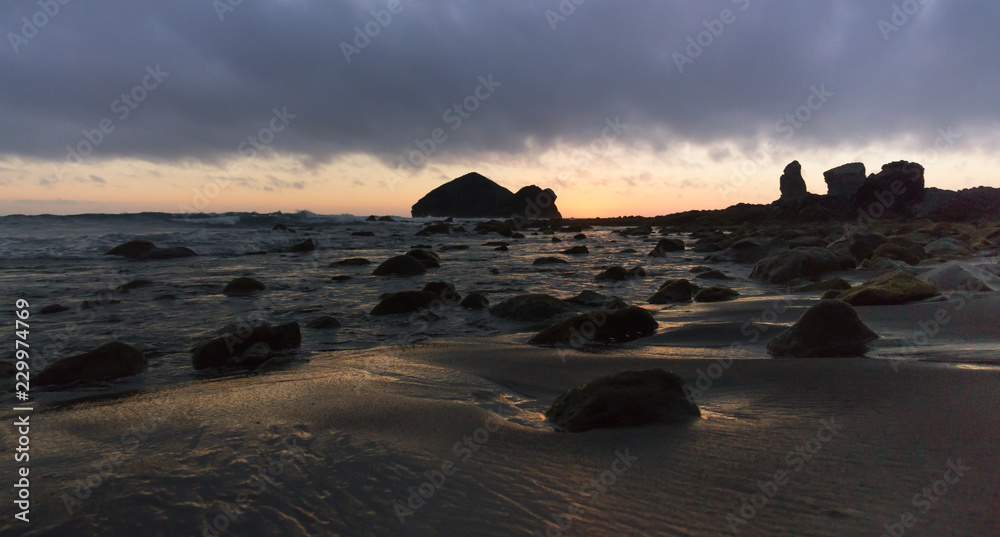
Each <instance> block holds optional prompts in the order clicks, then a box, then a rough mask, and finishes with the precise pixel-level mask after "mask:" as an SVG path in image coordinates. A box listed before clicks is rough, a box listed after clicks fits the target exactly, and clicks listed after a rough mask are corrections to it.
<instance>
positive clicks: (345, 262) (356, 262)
mask: <svg viewBox="0 0 1000 537" xmlns="http://www.w3.org/2000/svg"><path fill="white" fill-rule="evenodd" d="M371 263H372V262H371V261H369V260H367V259H365V258H363V257H351V258H348V259H341V260H340V261H334V262H333V263H330V266H331V267H334V266H338V267H360V266H363V265H371Z"/></svg>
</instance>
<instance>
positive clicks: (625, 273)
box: [594, 265, 646, 282]
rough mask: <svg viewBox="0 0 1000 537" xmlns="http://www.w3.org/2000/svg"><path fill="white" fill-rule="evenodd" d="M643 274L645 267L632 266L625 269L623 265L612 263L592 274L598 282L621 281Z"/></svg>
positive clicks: (639, 276)
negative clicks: (594, 274) (595, 274)
mask: <svg viewBox="0 0 1000 537" xmlns="http://www.w3.org/2000/svg"><path fill="white" fill-rule="evenodd" d="M645 275H646V269H644V268H642V267H632V268H630V269H627V270H626V269H625V268H624V267H621V266H618V265H614V266H612V267H608V269H607V270H605V271H603V272H601V273H600V274H598V275H597V276H594V280H596V281H599V282H623V281H625V280H631V279H633V278H641V277H643V276H645Z"/></svg>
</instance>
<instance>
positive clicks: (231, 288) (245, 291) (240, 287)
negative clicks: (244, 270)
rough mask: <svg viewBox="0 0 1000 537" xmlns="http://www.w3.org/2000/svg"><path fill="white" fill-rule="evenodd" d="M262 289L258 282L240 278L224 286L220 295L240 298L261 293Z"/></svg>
mask: <svg viewBox="0 0 1000 537" xmlns="http://www.w3.org/2000/svg"><path fill="white" fill-rule="evenodd" d="M264 289H265V287H264V284H262V283H260V282H259V281H257V280H255V279H253V278H249V277H246V276H240V277H239V278H236V279H235V280H233V281H231V282H229V283H228V284H226V288H225V289H223V290H222V294H224V295H226V296H242V295H249V294H252V293H256V292H258V291H263V290H264Z"/></svg>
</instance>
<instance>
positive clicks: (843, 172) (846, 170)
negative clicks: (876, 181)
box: [823, 162, 865, 200]
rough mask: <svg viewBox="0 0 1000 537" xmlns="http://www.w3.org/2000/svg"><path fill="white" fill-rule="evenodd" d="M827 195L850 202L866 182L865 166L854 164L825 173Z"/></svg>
mask: <svg viewBox="0 0 1000 537" xmlns="http://www.w3.org/2000/svg"><path fill="white" fill-rule="evenodd" d="M823 179H824V180H826V188H827V194H828V195H830V196H834V197H838V198H843V199H846V200H849V199H851V198H853V197H854V193H855V192H857V191H858V188H860V187H861V185H862V184H863V183H864V182H865V165H864V164H862V163H860V162H852V163H850V164H844V165H841V166H837V167H836V168H833V169H830V170H827V171H825V172H823Z"/></svg>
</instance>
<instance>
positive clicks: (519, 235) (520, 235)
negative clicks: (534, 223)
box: [510, 233, 524, 239]
mask: <svg viewBox="0 0 1000 537" xmlns="http://www.w3.org/2000/svg"><path fill="white" fill-rule="evenodd" d="M510 238H512V239H523V238H524V234H523V233H511V234H510Z"/></svg>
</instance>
